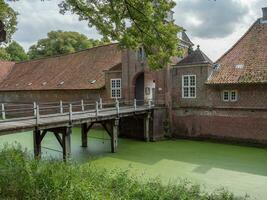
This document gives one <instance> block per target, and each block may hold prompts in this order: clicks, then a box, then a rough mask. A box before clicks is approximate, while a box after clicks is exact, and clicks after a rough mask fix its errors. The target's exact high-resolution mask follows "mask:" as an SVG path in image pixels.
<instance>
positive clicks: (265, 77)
mask: <svg viewBox="0 0 267 200" xmlns="http://www.w3.org/2000/svg"><path fill="white" fill-rule="evenodd" d="M216 63H218V64H219V68H218V69H217V70H214V71H213V74H212V75H211V76H210V78H209V80H208V81H207V83H210V84H236V83H267V24H266V23H265V24H263V23H261V20H260V19H259V20H257V21H256V22H255V23H254V24H253V25H252V26H251V27H250V29H249V30H248V31H247V32H246V33H245V35H244V36H243V37H242V38H241V39H240V40H239V41H238V42H237V43H236V44H235V45H234V46H233V47H232V48H231V49H230V50H228V51H227V52H226V53H225V54H224V55H223V56H222V57H221V58H220V59H219V60H218V61H217V62H216Z"/></svg>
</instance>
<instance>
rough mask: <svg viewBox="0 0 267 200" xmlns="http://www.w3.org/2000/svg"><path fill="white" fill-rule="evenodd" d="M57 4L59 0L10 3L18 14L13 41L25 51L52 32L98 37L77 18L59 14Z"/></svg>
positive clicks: (27, 0)
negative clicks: (72, 32)
mask: <svg viewBox="0 0 267 200" xmlns="http://www.w3.org/2000/svg"><path fill="white" fill-rule="evenodd" d="M59 2H60V0H53V1H40V0H35V1H32V0H21V1H18V2H12V3H10V5H11V6H12V7H13V8H14V9H15V10H16V11H18V12H19V16H18V27H17V28H18V30H17V32H16V33H15V35H14V37H13V39H14V40H16V41H19V42H20V43H21V44H22V45H23V46H24V47H25V48H26V49H27V48H28V47H29V46H30V45H32V44H33V43H35V42H36V41H37V40H39V39H41V38H44V37H46V34H47V33H48V32H49V31H52V30H65V31H78V32H80V33H83V34H85V35H87V36H88V37H90V38H99V37H100V36H99V34H98V33H97V31H96V30H95V29H94V28H89V27H88V25H87V23H86V22H84V21H83V22H81V21H79V19H78V16H76V15H73V14H70V13H67V14H65V15H62V14H60V13H59V8H58V3H59Z"/></svg>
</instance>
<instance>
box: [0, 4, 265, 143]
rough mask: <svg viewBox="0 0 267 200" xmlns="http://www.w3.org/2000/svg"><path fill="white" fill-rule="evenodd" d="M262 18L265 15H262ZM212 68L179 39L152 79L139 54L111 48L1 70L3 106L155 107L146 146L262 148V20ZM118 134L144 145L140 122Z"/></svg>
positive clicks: (128, 121) (184, 38) (131, 123)
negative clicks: (164, 142)
mask: <svg viewBox="0 0 267 200" xmlns="http://www.w3.org/2000/svg"><path fill="white" fill-rule="evenodd" d="M263 11H264V13H265V15H264V16H266V13H267V11H266V8H265V9H263ZM264 16H263V17H262V18H260V19H258V20H257V21H256V22H255V23H254V24H253V25H252V26H251V28H250V29H249V30H248V31H247V32H246V33H245V35H244V36H243V37H242V38H241V39H240V40H238V42H237V43H236V44H235V45H234V46H233V47H232V48H231V49H230V50H229V51H227V52H226V53H225V54H224V55H223V56H222V57H221V58H220V59H219V60H218V61H216V62H215V63H213V62H212V61H211V60H210V59H209V58H208V57H207V56H206V55H205V54H204V53H203V52H202V51H201V50H200V47H199V46H198V47H197V48H196V49H195V50H191V49H192V46H193V43H192V42H191V41H190V39H189V38H188V37H187V35H186V33H185V31H183V32H182V33H181V35H179V38H180V40H181V43H180V44H181V45H180V48H183V49H184V52H185V53H184V55H183V57H181V58H173V59H172V64H171V65H169V66H166V67H164V68H163V69H162V70H158V71H150V70H149V68H148V66H147V62H146V57H145V53H144V50H143V48H140V49H138V51H133V50H127V49H124V50H121V49H119V48H118V46H117V44H110V45H105V46H100V47H95V48H92V49H88V50H84V51H81V52H77V53H73V54H68V55H62V56H56V57H51V58H44V59H38V60H32V61H27V62H22V63H9V62H1V63H0V71H1V73H0V79H1V82H0V101H1V102H4V103H5V102H33V101H36V102H42V101H60V100H63V101H75V100H80V99H85V100H86V99H90V100H96V99H98V98H100V97H101V98H102V99H109V100H112V99H114V98H119V99H120V98H121V99H125V100H133V99H134V98H135V99H137V100H138V103H140V104H142V103H143V102H144V101H146V100H148V99H154V100H155V102H156V104H157V105H158V107H157V108H156V109H155V110H154V111H153V118H152V119H153V123H151V124H152V126H153V127H152V129H151V130H152V131H151V135H150V137H151V139H152V140H157V139H160V138H162V137H164V136H165V135H169V136H174V137H186V138H188V137H189V138H218V139H224V140H234V141H243V142H250V143H254V142H255V143H265V144H266V143H267V132H266V130H267V84H266V83H267V19H266V17H264ZM122 120H124V122H125V123H121V130H122V134H123V135H125V136H131V137H136V138H142V137H143V135H142V132H143V131H142V130H139V128H141V127H143V126H142V125H141V124H142V123H143V121H142V119H138V118H129V119H122Z"/></svg>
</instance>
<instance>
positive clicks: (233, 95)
mask: <svg viewBox="0 0 267 200" xmlns="http://www.w3.org/2000/svg"><path fill="white" fill-rule="evenodd" d="M222 98H223V101H232V102H234V101H237V91H236V90H224V91H223V93H222Z"/></svg>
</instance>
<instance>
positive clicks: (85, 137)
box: [81, 123, 94, 147]
mask: <svg viewBox="0 0 267 200" xmlns="http://www.w3.org/2000/svg"><path fill="white" fill-rule="evenodd" d="M93 125H94V123H91V124H90V125H88V123H83V124H81V135H82V137H81V139H82V147H87V146H88V133H89V131H90V129H91V128H92V127H93Z"/></svg>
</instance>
